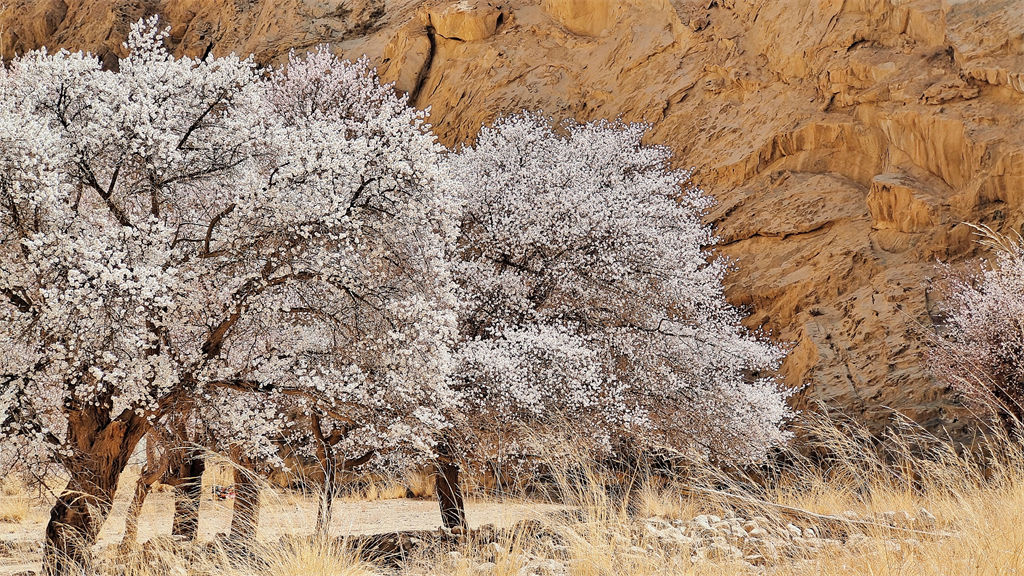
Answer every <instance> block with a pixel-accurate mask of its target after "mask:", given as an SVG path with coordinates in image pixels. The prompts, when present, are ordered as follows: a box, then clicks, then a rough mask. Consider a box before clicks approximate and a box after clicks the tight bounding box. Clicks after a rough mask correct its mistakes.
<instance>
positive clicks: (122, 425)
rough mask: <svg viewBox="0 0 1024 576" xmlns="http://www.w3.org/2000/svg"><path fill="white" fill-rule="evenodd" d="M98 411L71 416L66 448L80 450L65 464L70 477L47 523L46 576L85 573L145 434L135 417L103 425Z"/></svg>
mask: <svg viewBox="0 0 1024 576" xmlns="http://www.w3.org/2000/svg"><path fill="white" fill-rule="evenodd" d="M97 413H98V411H97V412H93V413H85V412H72V413H71V414H70V415H69V422H68V426H69V428H68V444H69V445H70V446H72V447H74V448H75V450H76V452H75V454H74V456H72V457H70V458H68V459H67V460H66V461H65V463H64V465H65V468H66V469H67V471H68V473H69V475H70V476H71V478H70V481H69V482H68V485H67V487H65V488H64V491H63V492H61V494H60V496H58V497H57V501H56V503H54V505H53V508H52V509H51V510H50V520H49V522H48V523H47V525H46V541H45V543H44V545H43V573H44V574H47V575H49V576H70V575H72V574H75V575H77V574H82V573H83V572H85V571H86V570H87V568H88V564H89V559H90V558H89V548H90V547H91V546H92V545H93V544H95V542H96V536H97V535H98V534H99V531H100V528H101V527H102V525H103V522H104V520H106V518H107V515H108V514H109V513H110V507H111V504H112V502H113V501H114V495H115V492H116V491H117V481H118V479H119V478H120V477H121V472H122V471H123V470H124V468H125V466H126V465H127V464H128V460H129V458H130V457H131V454H132V451H133V450H134V449H135V445H136V444H138V442H139V440H141V439H142V436H143V434H144V433H145V430H146V423H145V420H143V419H141V418H139V417H137V416H133V415H127V416H126V417H124V419H118V420H115V421H113V422H109V421H107V422H104V419H103V418H100V417H97Z"/></svg>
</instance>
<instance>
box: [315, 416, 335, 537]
mask: <svg viewBox="0 0 1024 576" xmlns="http://www.w3.org/2000/svg"><path fill="white" fill-rule="evenodd" d="M312 425H313V435H314V436H315V437H316V441H317V448H316V450H317V458H318V459H319V460H320V466H321V468H322V469H323V472H324V482H323V485H322V486H321V487H320V501H319V503H318V505H317V508H316V529H315V530H314V531H313V533H314V535H315V536H316V537H317V538H319V539H326V538H327V535H328V532H329V531H330V526H331V513H332V510H333V508H334V496H335V493H336V492H337V478H336V477H337V461H336V460H335V459H334V447H333V446H331V444H330V442H328V441H327V439H326V438H324V433H323V428H321V427H320V418H318V417H317V416H315V415H314V416H313V422H312Z"/></svg>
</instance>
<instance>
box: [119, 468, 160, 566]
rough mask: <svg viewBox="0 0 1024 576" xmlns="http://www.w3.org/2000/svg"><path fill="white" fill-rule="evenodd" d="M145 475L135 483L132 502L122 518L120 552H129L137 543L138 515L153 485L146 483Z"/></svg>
mask: <svg viewBox="0 0 1024 576" xmlns="http://www.w3.org/2000/svg"><path fill="white" fill-rule="evenodd" d="M148 480H149V479H148V478H146V476H145V474H143V476H142V477H141V478H139V480H138V482H136V483H135V494H134V495H133V496H132V502H131V504H129V505H128V511H127V512H125V517H124V536H122V537H121V545H120V548H121V550H131V549H132V548H134V547H135V545H136V544H137V543H138V541H139V515H140V514H141V513H142V505H143V504H145V503H146V496H149V490H150V489H151V488H152V487H153V484H152V483H151V482H149V481H148Z"/></svg>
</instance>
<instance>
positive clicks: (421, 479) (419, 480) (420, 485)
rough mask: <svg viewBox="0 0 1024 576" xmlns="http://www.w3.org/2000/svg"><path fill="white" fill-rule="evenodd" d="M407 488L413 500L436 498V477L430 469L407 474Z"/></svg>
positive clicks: (416, 470)
mask: <svg viewBox="0 0 1024 576" xmlns="http://www.w3.org/2000/svg"><path fill="white" fill-rule="evenodd" d="M405 486H406V488H408V489H409V493H410V494H411V495H412V497H413V498H433V497H434V492H435V486H434V475H433V474H432V473H431V471H430V470H429V469H426V468H417V469H415V470H410V471H409V472H406V474H405Z"/></svg>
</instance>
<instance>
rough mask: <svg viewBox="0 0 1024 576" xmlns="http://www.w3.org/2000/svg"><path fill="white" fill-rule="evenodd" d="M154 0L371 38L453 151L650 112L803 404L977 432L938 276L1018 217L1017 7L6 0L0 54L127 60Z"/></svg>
mask: <svg viewBox="0 0 1024 576" xmlns="http://www.w3.org/2000/svg"><path fill="white" fill-rule="evenodd" d="M153 13H159V14H161V15H162V16H163V17H164V18H165V20H166V21H167V22H168V23H169V25H170V26H171V29H172V40H173V42H174V44H175V49H176V50H177V51H178V52H179V53H185V54H190V55H201V54H204V53H206V52H207V51H212V52H213V53H215V54H221V53H226V52H229V51H235V52H239V53H255V54H256V57H257V59H259V60H260V61H263V62H278V61H280V59H281V58H282V57H283V56H284V55H285V54H286V53H287V52H288V50H290V49H293V48H296V49H302V48H306V47H309V46H313V45H315V44H318V43H322V42H329V43H331V44H332V45H334V46H335V48H336V49H337V50H339V51H341V52H344V53H345V54H348V55H351V56H358V55H362V54H368V55H369V56H370V57H371V58H374V59H375V60H376V61H377V62H378V64H379V66H380V69H381V71H382V74H383V76H384V77H385V78H386V79H388V80H389V81H394V82H396V85H397V87H398V88H399V89H401V90H404V91H408V92H411V93H412V98H413V101H414V102H415V103H416V105H418V106H424V107H425V106H430V107H431V112H432V116H431V118H432V122H433V124H434V125H435V128H436V130H437V131H438V133H439V135H440V136H441V138H442V139H443V140H444V141H445V142H447V143H449V144H455V143H459V142H463V141H466V140H467V139H470V138H472V137H473V136H474V134H475V132H476V130H477V129H478V127H479V126H480V124H481V123H482V122H489V121H491V120H493V119H494V118H495V117H497V116H498V115H501V114H505V113H510V112H516V111H519V110H522V109H542V110H544V111H546V112H548V113H549V114H551V115H554V116H556V117H560V118H561V117H574V118H578V119H582V120H587V119H594V118H616V117H621V118H623V119H625V120H629V121H644V122H648V123H650V124H651V125H652V130H651V134H650V141H651V142H653V143H660V144H664V145H667V146H670V147H672V148H673V149H674V150H675V152H676V154H677V158H678V162H679V163H680V165H681V166H687V167H689V166H692V167H695V168H696V178H697V180H698V181H699V183H700V184H701V185H702V186H703V187H704V188H705V189H706V190H707V191H708V192H710V193H711V194H713V195H714V196H715V197H716V198H717V199H718V205H717V207H716V208H715V209H714V210H713V212H712V213H711V214H709V218H710V219H712V220H713V221H714V222H715V223H716V225H717V227H718V231H719V234H720V235H721V238H722V251H723V252H724V253H725V254H726V255H728V256H729V257H730V258H732V259H734V261H735V262H736V265H737V271H736V272H735V273H734V274H732V275H731V276H730V277H729V279H728V293H729V295H730V297H731V299H732V301H733V302H735V303H736V304H740V305H743V306H746V307H748V309H749V310H750V318H749V325H750V326H752V327H754V326H763V327H764V329H765V330H767V331H769V332H771V333H772V334H773V335H774V336H776V337H778V338H780V339H783V340H787V341H790V342H792V343H793V346H794V349H793V352H792V354H791V355H790V358H789V360H788V361H787V362H786V364H785V366H784V373H785V376H786V378H787V381H788V382H789V383H791V384H793V385H797V384H800V383H806V384H807V385H808V386H807V389H806V390H805V392H804V393H803V397H802V398H803V400H804V401H805V402H808V403H813V402H819V401H820V402H825V403H827V404H829V405H831V406H835V407H839V408H842V409H844V410H847V411H849V412H852V413H855V414H858V415H860V416H862V417H864V418H865V419H866V420H867V421H869V422H871V423H874V424H877V425H881V424H883V423H884V422H885V421H886V419H887V417H888V415H889V414H890V412H891V410H893V409H896V410H900V411H902V412H904V413H906V414H907V415H908V416H910V417H912V418H915V419H917V420H918V421H920V422H922V423H924V424H926V425H927V426H929V427H930V428H933V429H938V428H941V427H945V428H947V429H950V430H953V431H954V432H956V431H964V430H965V424H966V421H965V420H964V418H963V416H964V412H963V410H962V409H960V408H957V407H956V405H955V399H953V398H952V397H951V395H950V394H949V393H948V391H946V390H944V389H943V387H941V386H939V385H937V384H936V383H935V379H934V377H933V376H932V375H931V374H930V373H929V372H928V369H927V366H926V365H925V363H924V361H923V359H922V350H923V347H922V341H924V340H926V339H927V338H929V337H930V335H931V334H933V327H932V326H933V322H934V321H936V320H937V319H938V318H939V317H940V315H941V306H940V303H939V302H938V301H937V295H936V292H935V290H934V288H933V287H932V285H931V283H930V278H932V277H934V276H936V274H937V268H936V262H937V261H938V260H953V261H961V260H964V259H966V258H968V257H972V256H976V255H978V254H980V251H979V250H980V248H979V246H978V245H977V244H976V243H975V242H974V241H973V239H972V235H971V231H970V228H969V227H968V226H966V225H965V224H964V222H974V223H984V224H988V225H991V226H993V227H995V228H997V229H999V230H1004V231H1010V230H1020V229H1021V225H1022V223H1024V211H1022V206H1024V130H1022V128H1024V0H787V1H778V0H700V1H696V0H673V1H669V0H623V1H612V0H502V1H498V0H494V1H486V0H463V1H450V0H448V1H428V2H423V1H413V0H354V1H342V0H177V1H172V0H163V1H158V0H150V1H145V0H15V1H13V2H8V4H7V6H6V8H0V51H2V54H3V55H4V56H6V57H10V56H11V55H12V54H15V53H19V52H22V51H24V50H27V49H31V48H35V47H38V46H41V45H47V46H50V47H58V46H64V47H70V48H74V49H88V50H91V51H94V52H95V53H97V54H98V55H99V56H100V57H102V58H103V59H104V61H105V62H107V63H108V64H109V65H111V66H115V65H116V57H117V55H119V54H122V51H123V48H121V45H120V43H121V42H122V41H123V39H124V36H125V34H126V31H127V27H128V23H129V22H131V21H132V20H134V19H137V18H139V17H141V16H143V15H147V14H153Z"/></svg>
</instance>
